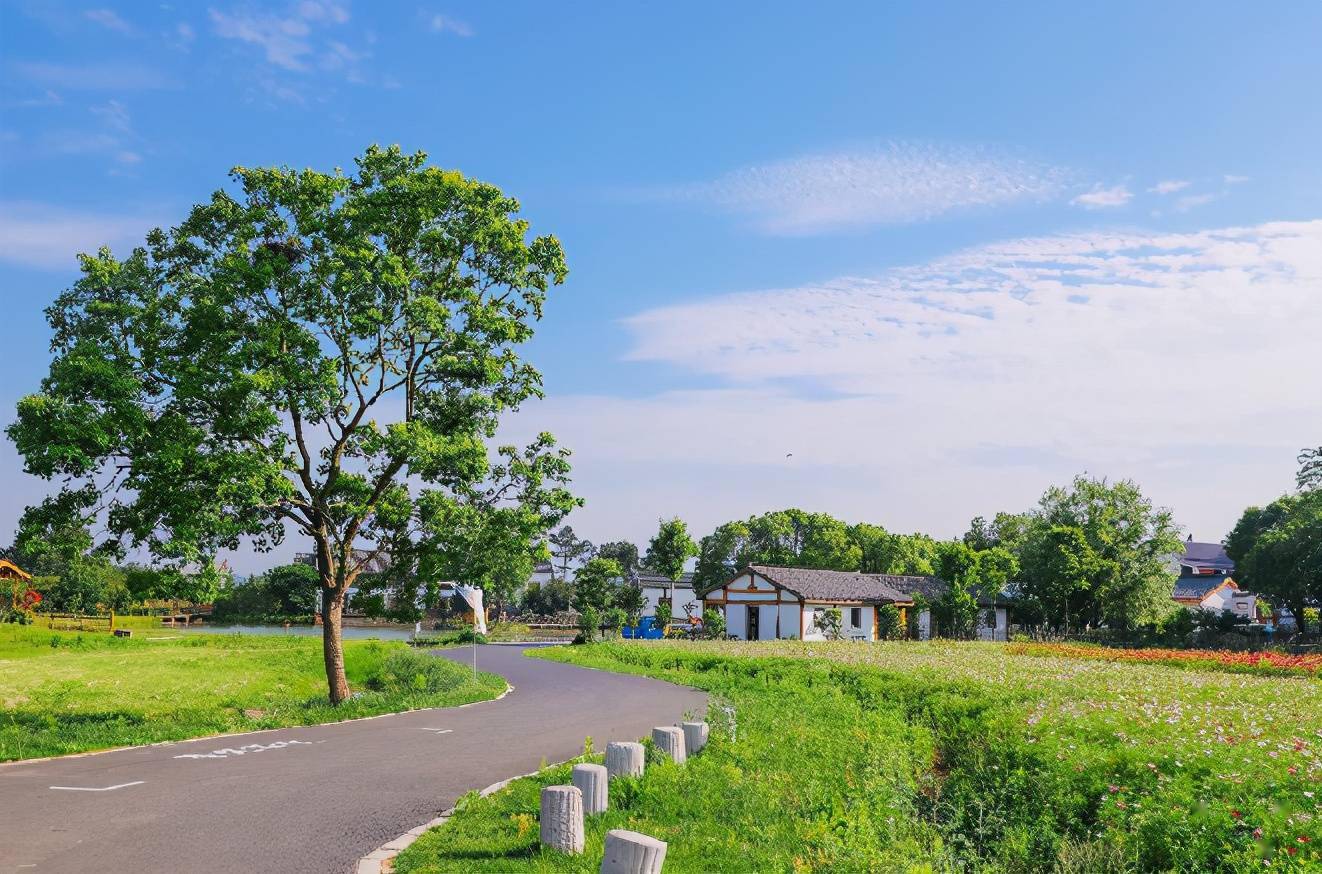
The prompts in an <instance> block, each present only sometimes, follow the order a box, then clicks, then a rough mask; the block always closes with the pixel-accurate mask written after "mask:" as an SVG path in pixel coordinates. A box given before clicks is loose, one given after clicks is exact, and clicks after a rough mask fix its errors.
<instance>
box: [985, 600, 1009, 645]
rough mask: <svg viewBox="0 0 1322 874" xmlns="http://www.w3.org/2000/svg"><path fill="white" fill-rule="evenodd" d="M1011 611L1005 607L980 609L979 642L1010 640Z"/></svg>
mask: <svg viewBox="0 0 1322 874" xmlns="http://www.w3.org/2000/svg"><path fill="white" fill-rule="evenodd" d="M1009 618H1010V617H1009V611H1008V610H1006V608H1004V607H996V608H994V609H993V608H990V607H988V608H979V610H978V640H1008V639H1009V631H1010V625H1009Z"/></svg>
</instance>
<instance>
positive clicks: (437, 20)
mask: <svg viewBox="0 0 1322 874" xmlns="http://www.w3.org/2000/svg"><path fill="white" fill-rule="evenodd" d="M427 23H428V26H429V27H431V29H432V31H433V32H435V33H452V34H454V35H455V36H463V37H469V36H472V35H473V28H472V27H470V26H469V25H468V24H467V23H466V22H463V21H460V20H459V19H457V18H454V17H452V16H449V15H441V14H439V13H437V14H434V15H432V16H431V17H430V19H429V20H428V22H427Z"/></svg>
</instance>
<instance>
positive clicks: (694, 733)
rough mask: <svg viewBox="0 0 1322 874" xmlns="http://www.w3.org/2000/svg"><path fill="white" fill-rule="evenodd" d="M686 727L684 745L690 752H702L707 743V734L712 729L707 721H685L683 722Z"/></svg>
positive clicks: (682, 724) (684, 727)
mask: <svg viewBox="0 0 1322 874" xmlns="http://www.w3.org/2000/svg"><path fill="white" fill-rule="evenodd" d="M681 727H682V728H683V729H684V747H685V748H686V750H687V751H688V752H690V753H700V752H702V748H703V747H705V746H706V745H707V734H708V732H709V731H710V730H709V729H708V727H707V723H705V722H684V723H681Z"/></svg>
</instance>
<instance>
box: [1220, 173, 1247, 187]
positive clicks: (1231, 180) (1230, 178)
mask: <svg viewBox="0 0 1322 874" xmlns="http://www.w3.org/2000/svg"><path fill="white" fill-rule="evenodd" d="M1221 178H1222V180H1224V181H1225V183H1226V184H1227V185H1242V184H1243V183H1245V182H1248V181H1249V177H1248V176H1236V175H1235V174H1233V173H1227V174H1226V175H1224V176H1222V177H1221Z"/></svg>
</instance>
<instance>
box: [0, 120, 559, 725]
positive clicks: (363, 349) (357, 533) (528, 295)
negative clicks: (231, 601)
mask: <svg viewBox="0 0 1322 874" xmlns="http://www.w3.org/2000/svg"><path fill="white" fill-rule="evenodd" d="M356 164H357V167H356V170H355V171H354V172H353V173H352V174H345V173H342V172H340V171H338V170H337V171H335V172H333V173H321V172H316V171H313V170H292V169H288V168H271V169H247V168H242V167H240V168H236V169H235V170H234V171H233V173H232V177H233V180H234V182H235V184H236V189H237V190H232V191H231V190H220V191H217V192H216V193H215V194H214V195H213V196H212V197H211V200H210V201H208V202H206V203H203V204H200V205H198V206H196V207H194V208H193V210H192V211H191V212H190V213H189V215H188V217H187V218H186V219H185V220H184V221H183V222H182V223H180V224H179V225H178V226H177V227H174V228H171V229H169V230H160V229H158V230H154V231H152V232H151V233H150V234H149V235H148V236H147V241H146V245H145V246H143V247H140V248H137V249H135V250H133V252H132V253H130V254H129V255H128V256H127V257H125V258H122V259H121V258H116V257H115V256H114V255H112V254H111V252H110V251H109V250H107V249H102V250H101V251H100V252H99V253H98V254H96V255H93V256H84V257H83V258H82V276H81V278H80V279H79V280H78V281H77V282H76V283H75V284H74V285H73V287H72V288H70V289H69V290H68V291H66V292H64V293H63V294H61V295H60V296H59V298H58V299H57V300H56V301H55V303H54V304H53V305H52V306H51V307H50V308H49V309H48V310H47V317H48V319H49V321H50V325H51V328H52V330H53V339H52V350H53V353H54V360H53V361H52V363H51V367H50V373H49V375H48V376H47V377H46V378H45V379H44V380H43V382H42V385H41V389H40V391H39V392H38V393H36V394H33V395H30V396H28V397H25V398H23V399H22V400H21V401H20V402H19V406H18V420H17V421H16V422H15V423H14V424H13V425H12V426H11V427H10V429H9V434H10V436H11V437H12V438H13V440H14V442H15V443H16V444H17V446H18V449H19V451H20V452H21V453H22V455H23V456H24V460H25V466H26V469H27V470H28V472H29V473H33V474H36V475H38V476H42V477H46V478H48V479H57V478H58V479H59V480H61V481H62V482H63V483H64V485H63V487H62V488H61V490H60V491H59V492H58V494H56V495H54V496H52V497H51V498H50V499H48V500H47V501H46V502H45V503H44V504H43V505H42V506H41V507H39V508H35V510H34V511H33V512H31V513H29V514H28V515H27V517H26V519H25V522H24V526H26V527H31V526H37V527H41V526H49V525H50V524H54V523H60V522H61V520H63V523H64V524H69V521H70V520H80V521H83V522H86V521H89V520H91V519H93V518H98V519H100V520H102V521H103V523H104V525H105V527H106V528H107V529H108V531H109V532H110V536H111V538H112V539H113V540H115V541H116V542H117V543H119V544H124V545H126V546H133V547H140V548H145V549H148V550H150V552H151V553H153V554H154V555H155V556H156V558H157V559H159V560H160V561H163V562H170V563H174V564H178V565H188V564H201V563H206V562H207V561H208V560H209V558H210V556H211V555H212V554H214V553H215V552H216V551H218V550H220V549H226V548H228V549H235V548H238V547H239V546H240V544H241V543H243V542H244V541H245V540H246V541H247V542H248V543H249V544H251V545H252V546H254V547H255V548H257V549H268V548H270V547H272V546H273V545H275V544H276V543H278V542H280V541H281V540H282V539H283V538H284V537H285V535H286V532H287V531H288V530H292V531H294V532H296V533H297V534H298V535H299V536H301V537H303V538H306V539H307V540H308V541H309V542H310V543H311V545H312V547H313V551H314V553H315V555H316V562H317V570H318V575H319V585H320V588H321V593H322V607H323V620H324V625H325V633H324V647H323V650H324V656H325V664H326V674H327V678H328V684H329V689H330V699H331V701H333V702H340V701H342V700H344V699H345V698H346V697H347V696H348V694H349V687H348V683H347V681H346V680H345V676H344V654H343V647H342V644H341V637H340V624H341V614H342V611H343V607H344V597H345V593H346V591H347V590H348V588H349V587H350V586H351V585H353V584H354V581H355V580H356V579H357V577H358V575H359V574H360V573H362V571H363V570H364V568H366V567H368V566H370V565H371V563H372V562H376V561H378V560H379V559H380V558H381V557H382V556H384V555H387V554H388V549H389V548H390V546H391V544H392V542H395V543H397V542H398V536H399V532H400V531H401V530H403V529H405V528H407V527H408V525H407V522H406V518H407V517H416V515H417V514H418V513H419V511H420V508H422V507H424V506H425V502H426V497H427V495H429V494H433V493H441V494H445V495H453V494H456V493H462V492H463V491H464V489H465V488H467V487H468V486H469V485H470V484H472V483H477V482H481V481H483V480H484V479H485V478H486V477H487V476H488V473H489V469H490V467H491V462H490V460H489V457H488V446H487V441H488V440H489V439H490V438H491V437H492V436H493V434H494V433H495V429H496V426H497V423H498V420H499V417H500V416H501V414H503V413H505V412H506V411H509V410H512V409H514V408H516V407H517V406H518V405H519V404H520V402H522V401H524V400H526V399H527V398H529V397H532V396H535V395H538V394H539V393H540V386H541V380H540V376H539V374H538V372H537V371H536V370H535V369H534V368H533V367H532V366H531V365H530V364H528V363H527V362H525V361H524V360H522V359H521V358H520V356H519V354H518V347H519V346H520V345H521V344H522V343H524V342H525V341H527V340H528V339H530V338H531V337H532V334H533V325H534V323H535V322H536V321H537V320H539V319H540V318H541V317H542V312H543V306H544V304H545V301H546V296H547V291H548V289H549V288H550V287H551V286H553V285H555V284H558V283H560V282H561V281H563V279H564V278H565V275H566V267H565V261H564V255H563V253H562V251H561V248H560V244H559V242H557V241H556V239H555V238H554V237H549V236H541V237H535V238H530V235H529V228H528V224H527V222H526V221H524V220H522V219H520V218H519V217H518V211H519V204H518V202H517V201H516V200H514V199H512V198H510V197H508V196H506V195H504V194H503V193H502V192H501V191H500V190H499V189H497V188H495V187H494V186H492V185H488V184H485V183H482V182H478V181H475V180H472V179H468V178H465V177H464V176H463V175H461V174H460V173H457V172H454V171H446V170H441V169H437V168H434V167H428V166H427V165H426V156H425V155H424V154H422V153H417V154H412V155H410V154H405V153H403V152H401V151H400V150H399V149H398V148H397V147H391V148H386V149H383V148H378V147H375V146H374V147H371V148H369V149H368V150H367V151H366V152H365V153H364V154H363V155H362V156H361V157H360V158H358V159H357V161H356ZM543 451H545V452H555V450H553V449H549V448H546V449H544V450H543ZM422 524H424V525H425V520H422Z"/></svg>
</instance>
